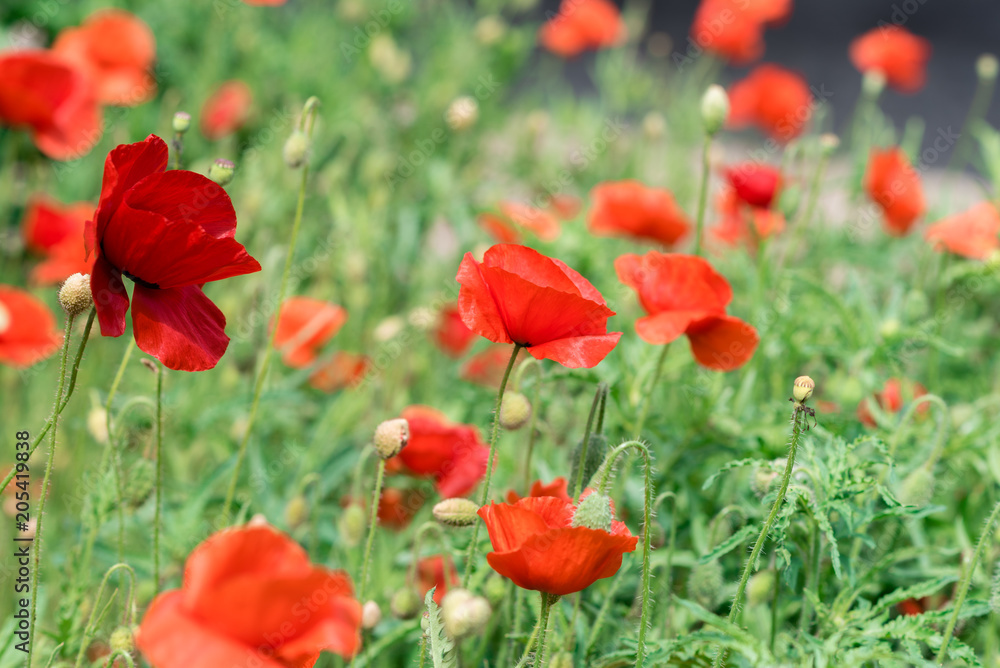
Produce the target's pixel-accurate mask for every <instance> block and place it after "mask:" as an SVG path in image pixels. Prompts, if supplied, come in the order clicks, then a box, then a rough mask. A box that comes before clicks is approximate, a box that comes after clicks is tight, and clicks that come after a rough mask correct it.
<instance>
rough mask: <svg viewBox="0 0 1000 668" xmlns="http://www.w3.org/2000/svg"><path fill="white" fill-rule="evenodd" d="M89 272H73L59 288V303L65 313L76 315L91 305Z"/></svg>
mask: <svg viewBox="0 0 1000 668" xmlns="http://www.w3.org/2000/svg"><path fill="white" fill-rule="evenodd" d="M93 303H94V298H93V297H92V296H91V294H90V274H73V275H72V276H70V277H69V278H67V279H66V282H65V283H63V284H62V287H61V288H59V305H60V306H62V307H63V310H64V311H66V315H71V316H74V317H75V316H78V315H80V314H81V313H83V312H84V311H86V310H87V309H89V308H90V307H91V305H93Z"/></svg>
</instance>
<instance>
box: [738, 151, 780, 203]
mask: <svg viewBox="0 0 1000 668" xmlns="http://www.w3.org/2000/svg"><path fill="white" fill-rule="evenodd" d="M725 174H726V180H727V181H729V185H730V186H732V188H733V190H735V191H736V195H737V196H738V197H739V198H740V199H741V200H742V201H744V202H746V203H747V204H749V205H750V206H753V207H756V208H758V209H770V208H771V205H772V204H773V203H774V201H775V199H776V198H777V196H778V193H779V191H780V189H781V172H780V171H778V169H776V168H774V167H772V166H770V165H765V164H763V163H760V162H742V163H740V164H738V165H733V166H732V167H727V168H726V170H725Z"/></svg>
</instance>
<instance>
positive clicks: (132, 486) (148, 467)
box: [122, 457, 156, 508]
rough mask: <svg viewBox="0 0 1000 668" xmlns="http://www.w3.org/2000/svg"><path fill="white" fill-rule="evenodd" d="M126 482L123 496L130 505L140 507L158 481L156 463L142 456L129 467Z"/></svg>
mask: <svg viewBox="0 0 1000 668" xmlns="http://www.w3.org/2000/svg"><path fill="white" fill-rule="evenodd" d="M124 482H125V487H124V489H123V490H122V497H123V498H124V499H125V502H126V503H128V504H129V505H130V506H132V507H133V508H138V507H139V506H141V505H142V504H144V503H145V502H146V499H148V498H149V495H150V494H151V493H152V491H153V485H154V484H155V482H156V464H154V463H153V462H152V461H150V460H148V459H146V458H145V457H140V458H139V459H138V460H136V462H135V464H133V465H132V468H130V469H129V471H128V475H127V476H126V477H125V481H124Z"/></svg>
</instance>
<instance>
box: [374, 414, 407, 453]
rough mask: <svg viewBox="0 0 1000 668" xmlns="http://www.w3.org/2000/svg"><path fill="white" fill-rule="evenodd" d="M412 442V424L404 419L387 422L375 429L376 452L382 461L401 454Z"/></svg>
mask: <svg viewBox="0 0 1000 668" xmlns="http://www.w3.org/2000/svg"><path fill="white" fill-rule="evenodd" d="M409 440H410V423H409V422H407V421H406V420H404V419H403V418H395V419H393V420H386V421H385V422H383V423H382V424H380V425H379V426H378V427H377V428H376V429H375V440H374V443H375V451H376V452H378V456H379V457H381V458H382V459H389V458H390V457H395V456H396V455H398V454H399V451H400V450H402V449H403V448H404V447H406V442H407V441H409Z"/></svg>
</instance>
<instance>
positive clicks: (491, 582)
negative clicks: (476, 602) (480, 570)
mask: <svg viewBox="0 0 1000 668" xmlns="http://www.w3.org/2000/svg"><path fill="white" fill-rule="evenodd" d="M483 593H484V594H486V600H487V601H489V602H490V605H493V606H497V605H500V604H501V603H502V602H503V599H504V597H506V596H507V581H506V580H504V578H503V577H502V576H500V575H497V574H496V573H494V574H493V575H491V576H490V577H489V579H488V580H486V584H485V585H483Z"/></svg>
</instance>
